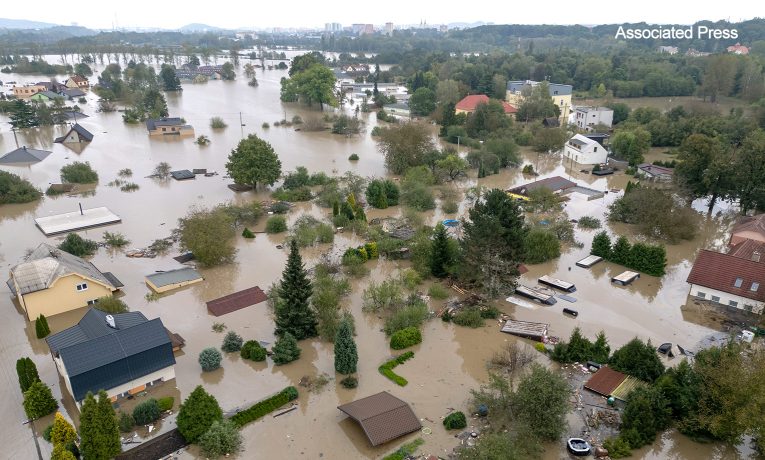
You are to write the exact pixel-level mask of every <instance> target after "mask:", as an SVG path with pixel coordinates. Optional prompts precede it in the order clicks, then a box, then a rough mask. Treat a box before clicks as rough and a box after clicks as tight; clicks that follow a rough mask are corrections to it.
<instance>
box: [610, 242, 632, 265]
mask: <svg viewBox="0 0 765 460" xmlns="http://www.w3.org/2000/svg"><path fill="white" fill-rule="evenodd" d="M630 249H632V245H631V244H630V242H629V240H628V239H627V237H626V236H623V235H622V236H620V237H619V239H618V240H616V243H614V248H613V250H612V251H611V262H613V263H615V264H619V265H626V264H627V262H628V261H629V258H630Z"/></svg>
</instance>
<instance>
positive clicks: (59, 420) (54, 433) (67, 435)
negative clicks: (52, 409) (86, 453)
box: [50, 412, 77, 446]
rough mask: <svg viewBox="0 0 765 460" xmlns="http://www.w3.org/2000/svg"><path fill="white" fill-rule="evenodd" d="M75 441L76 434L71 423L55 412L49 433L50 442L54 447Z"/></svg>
mask: <svg viewBox="0 0 765 460" xmlns="http://www.w3.org/2000/svg"><path fill="white" fill-rule="evenodd" d="M75 439H77V432H76V431H75V430H74V427H73V426H72V424H71V423H69V422H67V421H66V419H65V418H64V416H63V415H61V412H56V416H55V417H54V419H53V429H52V430H51V432H50V442H51V443H53V445H54V446H57V445H61V446H66V445H67V444H69V443H70V442H72V441H74V440H75Z"/></svg>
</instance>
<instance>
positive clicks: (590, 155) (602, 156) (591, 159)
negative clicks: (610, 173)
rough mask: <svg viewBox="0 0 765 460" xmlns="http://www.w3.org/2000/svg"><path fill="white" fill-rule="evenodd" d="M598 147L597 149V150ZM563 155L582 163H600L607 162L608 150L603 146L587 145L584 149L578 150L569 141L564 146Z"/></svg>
mask: <svg viewBox="0 0 765 460" xmlns="http://www.w3.org/2000/svg"><path fill="white" fill-rule="evenodd" d="M595 148H597V151H595ZM563 155H564V156H565V157H566V158H568V159H570V160H573V161H574V162H575V163H578V164H580V165H598V164H603V163H605V162H606V159H607V158H608V152H607V151H606V149H605V147H603V146H600V145H598V146H594V145H586V146H584V149H582V150H581V151H580V150H577V149H576V148H575V147H574V146H572V145H569V144H568V143H567V144H566V145H565V146H564V147H563Z"/></svg>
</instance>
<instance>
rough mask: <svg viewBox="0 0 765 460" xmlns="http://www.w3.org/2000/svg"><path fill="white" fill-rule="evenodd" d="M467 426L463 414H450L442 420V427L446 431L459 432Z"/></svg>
mask: <svg viewBox="0 0 765 460" xmlns="http://www.w3.org/2000/svg"><path fill="white" fill-rule="evenodd" d="M466 426H467V420H466V419H465V414H464V413H462V412H460V411H457V412H452V413H451V414H449V415H447V416H446V417H445V418H444V427H445V428H446V429H447V430H459V429H462V428H465V427H466Z"/></svg>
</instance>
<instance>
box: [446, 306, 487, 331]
mask: <svg viewBox="0 0 765 460" xmlns="http://www.w3.org/2000/svg"><path fill="white" fill-rule="evenodd" d="M452 322H453V323H454V324H457V325H459V326H466V327H472V328H476V327H481V326H483V317H482V316H481V312H480V310H478V309H477V308H465V309H462V310H460V311H459V312H457V313H456V314H455V315H454V316H453V317H452Z"/></svg>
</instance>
